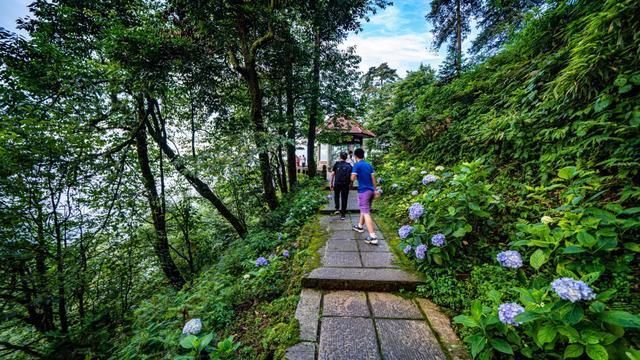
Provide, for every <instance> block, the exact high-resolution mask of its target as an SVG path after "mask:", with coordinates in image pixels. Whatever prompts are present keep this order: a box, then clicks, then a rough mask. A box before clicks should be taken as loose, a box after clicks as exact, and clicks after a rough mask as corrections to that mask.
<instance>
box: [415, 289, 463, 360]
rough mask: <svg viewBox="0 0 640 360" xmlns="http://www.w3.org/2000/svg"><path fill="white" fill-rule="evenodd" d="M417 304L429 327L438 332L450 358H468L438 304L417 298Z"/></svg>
mask: <svg viewBox="0 0 640 360" xmlns="http://www.w3.org/2000/svg"><path fill="white" fill-rule="evenodd" d="M416 301H417V303H418V305H420V308H421V309H422V311H423V312H424V313H425V314H426V315H427V319H429V323H430V324H431V328H432V329H433V330H434V331H435V332H436V334H438V337H439V338H440V341H441V342H442V343H443V344H444V346H445V347H446V350H447V351H448V352H449V355H451V358H452V359H470V357H469V353H468V352H467V350H466V348H465V346H464V344H463V343H462V341H460V338H458V335H456V333H455V332H454V331H453V329H452V328H451V321H450V320H449V318H448V317H447V315H445V314H443V313H442V312H440V309H438V306H437V305H436V304H434V303H432V302H431V301H429V300H427V299H422V298H417V299H416Z"/></svg>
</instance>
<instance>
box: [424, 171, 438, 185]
mask: <svg viewBox="0 0 640 360" xmlns="http://www.w3.org/2000/svg"><path fill="white" fill-rule="evenodd" d="M436 181H438V177H437V176H435V175H431V174H429V175H427V176H425V177H423V178H422V185H428V184H431V183H434V182H436Z"/></svg>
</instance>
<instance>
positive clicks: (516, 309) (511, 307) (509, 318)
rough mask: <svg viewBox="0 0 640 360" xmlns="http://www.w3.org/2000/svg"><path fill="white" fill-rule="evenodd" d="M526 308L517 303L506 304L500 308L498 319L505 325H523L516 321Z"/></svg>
mask: <svg viewBox="0 0 640 360" xmlns="http://www.w3.org/2000/svg"><path fill="white" fill-rule="evenodd" d="M523 312H524V308H523V307H522V306H520V305H519V304H517V303H506V304H502V305H500V306H499V307H498V318H499V319H500V321H501V322H502V323H503V324H507V325H513V326H518V325H520V324H521V323H519V322H517V321H516V316H518V314H522V313H523Z"/></svg>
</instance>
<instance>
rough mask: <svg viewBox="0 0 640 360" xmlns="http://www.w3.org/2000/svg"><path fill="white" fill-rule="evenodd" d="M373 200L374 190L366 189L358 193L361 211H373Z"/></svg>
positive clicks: (367, 212)
mask: <svg viewBox="0 0 640 360" xmlns="http://www.w3.org/2000/svg"><path fill="white" fill-rule="evenodd" d="M372 201H373V190H365V191H364V192H359V193H358V206H359V207H360V213H362V214H370V213H371V202H372Z"/></svg>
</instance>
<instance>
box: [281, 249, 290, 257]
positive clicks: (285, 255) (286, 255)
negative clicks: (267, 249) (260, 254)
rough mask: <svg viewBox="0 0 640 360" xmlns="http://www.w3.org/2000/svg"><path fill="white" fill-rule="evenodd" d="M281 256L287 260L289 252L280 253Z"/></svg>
mask: <svg viewBox="0 0 640 360" xmlns="http://www.w3.org/2000/svg"><path fill="white" fill-rule="evenodd" d="M282 256H284V257H286V258H288V257H289V250H285V251H283V252H282Z"/></svg>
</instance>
